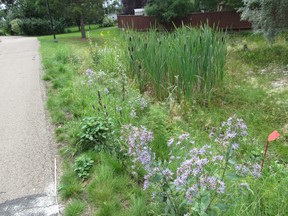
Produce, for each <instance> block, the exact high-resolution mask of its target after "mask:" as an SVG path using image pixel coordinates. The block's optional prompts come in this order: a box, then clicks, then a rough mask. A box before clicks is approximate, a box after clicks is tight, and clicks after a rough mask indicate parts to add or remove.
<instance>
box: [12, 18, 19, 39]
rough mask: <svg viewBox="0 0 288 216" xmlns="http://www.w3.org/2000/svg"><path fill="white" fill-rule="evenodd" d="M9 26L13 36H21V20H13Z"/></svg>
mask: <svg viewBox="0 0 288 216" xmlns="http://www.w3.org/2000/svg"><path fill="white" fill-rule="evenodd" d="M10 25H11V30H12V32H13V33H14V34H15V35H21V34H22V30H21V25H22V20H20V19H18V18H17V19H13V20H12V21H11V22H10Z"/></svg>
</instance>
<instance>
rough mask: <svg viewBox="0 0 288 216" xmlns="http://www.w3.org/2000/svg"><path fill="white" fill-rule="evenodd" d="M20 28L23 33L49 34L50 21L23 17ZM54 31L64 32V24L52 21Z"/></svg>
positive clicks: (57, 32)
mask: <svg viewBox="0 0 288 216" xmlns="http://www.w3.org/2000/svg"><path fill="white" fill-rule="evenodd" d="M21 30H22V32H23V33H24V34H25V35H29V36H32V35H48V34H51V32H52V31H51V24H50V21H48V20H44V19H36V18H29V19H23V20H22V25H21ZM54 31H55V33H56V34H59V33H64V25H63V24H62V23H60V22H58V21H54Z"/></svg>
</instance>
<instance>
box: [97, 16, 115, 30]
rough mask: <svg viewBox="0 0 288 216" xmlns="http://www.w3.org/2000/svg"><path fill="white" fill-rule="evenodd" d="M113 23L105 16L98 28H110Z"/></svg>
mask: <svg viewBox="0 0 288 216" xmlns="http://www.w3.org/2000/svg"><path fill="white" fill-rule="evenodd" d="M114 24H115V22H114V21H113V20H112V19H111V18H110V17H108V16H105V17H104V18H103V20H102V22H101V23H100V27H111V26H114Z"/></svg>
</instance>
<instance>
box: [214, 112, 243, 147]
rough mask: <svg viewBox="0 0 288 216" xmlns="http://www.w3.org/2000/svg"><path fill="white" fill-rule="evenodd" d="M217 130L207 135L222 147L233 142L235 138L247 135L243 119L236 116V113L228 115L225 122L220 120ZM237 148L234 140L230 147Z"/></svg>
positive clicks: (237, 145)
mask: <svg viewBox="0 0 288 216" xmlns="http://www.w3.org/2000/svg"><path fill="white" fill-rule="evenodd" d="M217 131H218V132H215V131H212V132H211V133H210V135H209V137H210V138H211V139H212V138H213V139H214V142H216V143H219V144H221V145H222V146H224V147H225V146H228V144H230V143H231V142H234V140H235V139H237V138H239V137H244V136H246V135H248V133H247V126H246V124H245V123H244V121H243V119H241V118H237V117H236V115H234V116H232V117H229V118H228V120H227V122H222V124H221V127H220V128H219V129H218V130H217ZM238 148H239V144H238V143H237V142H234V143H233V144H232V149H233V150H236V149H238Z"/></svg>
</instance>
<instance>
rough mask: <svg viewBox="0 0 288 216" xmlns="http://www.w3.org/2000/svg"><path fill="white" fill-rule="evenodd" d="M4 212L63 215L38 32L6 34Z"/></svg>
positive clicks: (1, 64) (0, 120)
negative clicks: (56, 190) (25, 34)
mask: <svg viewBox="0 0 288 216" xmlns="http://www.w3.org/2000/svg"><path fill="white" fill-rule="evenodd" d="M0 41H1V42H0V215H1V216H6V215H7V216H10V215H13V216H14V215H15V216H17V215H19V216H21V215H23V216H24V215H25V216H27V215H31V216H34V215H39V216H40V215H41V216H45V215H49V216H51V215H58V212H59V210H58V205H57V199H56V196H55V194H56V192H55V181H54V179H55V178H54V173H55V163H54V161H55V160H54V159H55V157H56V151H55V143H54V142H53V136H52V130H51V127H50V124H49V120H48V118H47V115H46V113H45V108H44V101H45V89H44V87H43V86H44V85H43V82H42V80H41V63H40V58H39V54H38V49H39V42H38V41H37V38H32V37H30V38H27V37H0Z"/></svg>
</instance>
